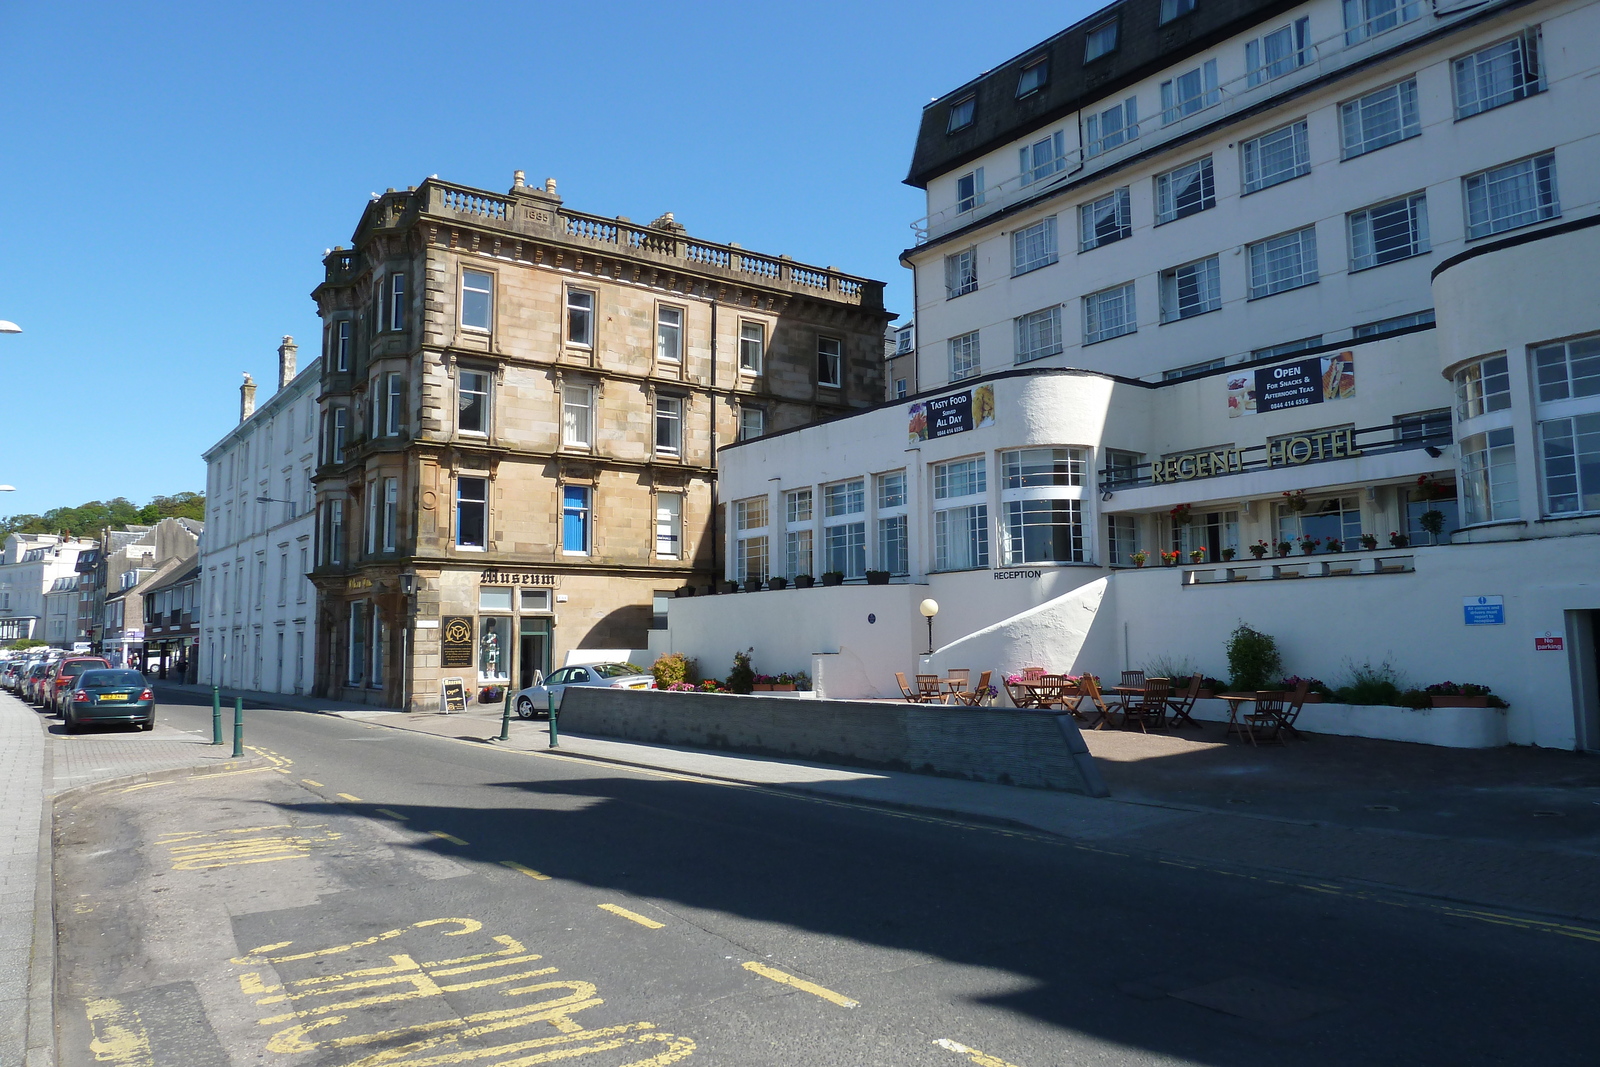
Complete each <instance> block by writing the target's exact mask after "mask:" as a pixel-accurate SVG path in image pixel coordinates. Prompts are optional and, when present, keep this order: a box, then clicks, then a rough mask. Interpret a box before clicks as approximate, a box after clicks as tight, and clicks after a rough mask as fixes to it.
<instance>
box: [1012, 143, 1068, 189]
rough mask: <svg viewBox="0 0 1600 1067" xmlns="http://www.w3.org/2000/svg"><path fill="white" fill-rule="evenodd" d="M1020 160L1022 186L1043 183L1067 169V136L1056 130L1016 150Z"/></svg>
mask: <svg viewBox="0 0 1600 1067" xmlns="http://www.w3.org/2000/svg"><path fill="white" fill-rule="evenodd" d="M1017 151H1018V152H1019V153H1020V155H1021V160H1022V163H1021V165H1022V184H1023V185H1032V184H1033V183H1034V182H1041V181H1044V180H1045V179H1046V178H1048V177H1050V176H1051V175H1054V174H1059V173H1061V172H1062V171H1064V170H1066V169H1067V135H1066V133H1065V131H1062V130H1057V131H1056V132H1055V133H1052V134H1050V135H1049V136H1048V137H1041V138H1040V139H1038V140H1037V141H1034V142H1033V143H1032V144H1027V145H1023V146H1022V147H1021V148H1020V149H1018V150H1017Z"/></svg>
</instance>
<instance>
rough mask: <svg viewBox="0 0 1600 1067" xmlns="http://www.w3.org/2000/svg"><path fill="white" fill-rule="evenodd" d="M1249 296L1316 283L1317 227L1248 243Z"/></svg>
mask: <svg viewBox="0 0 1600 1067" xmlns="http://www.w3.org/2000/svg"><path fill="white" fill-rule="evenodd" d="M1245 247H1246V251H1247V252H1248V253H1249V258H1250V299H1251V300H1259V299H1260V298H1261V297H1264V296H1271V295H1272V294H1274V293H1281V292H1285V291H1286V290H1289V289H1298V288H1300V287H1301V286H1302V285H1314V284H1316V282H1317V229H1316V227H1315V226H1307V227H1306V228H1305V229H1303V230H1296V231H1294V232H1293V233H1283V234H1279V235H1278V236H1276V237H1268V238H1267V239H1266V240H1264V241H1257V242H1255V243H1254V244H1251V245H1247V246H1245Z"/></svg>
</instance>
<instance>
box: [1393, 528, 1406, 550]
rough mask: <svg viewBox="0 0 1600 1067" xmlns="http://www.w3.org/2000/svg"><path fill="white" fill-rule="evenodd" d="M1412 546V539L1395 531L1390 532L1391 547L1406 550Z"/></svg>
mask: <svg viewBox="0 0 1600 1067" xmlns="http://www.w3.org/2000/svg"><path fill="white" fill-rule="evenodd" d="M1410 544H1411V538H1410V537H1408V536H1407V535H1406V534H1403V533H1400V532H1398V531H1395V530H1390V531H1389V547H1390V548H1405V547H1407V546H1408V545H1410Z"/></svg>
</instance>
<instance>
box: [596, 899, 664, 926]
mask: <svg viewBox="0 0 1600 1067" xmlns="http://www.w3.org/2000/svg"><path fill="white" fill-rule="evenodd" d="M595 907H597V908H599V909H600V910H601V911H609V912H610V913H611V914H613V915H620V916H622V917H623V918H624V919H628V920H630V921H632V922H636V923H638V924H639V925H640V926H647V927H649V928H650V929H652V930H660V929H661V928H662V927H664V926H666V925H667V924H666V923H658V922H656V921H655V920H654V919H647V918H645V917H644V916H643V915H640V914H639V913H638V912H636V911H629V910H628V909H627V908H624V907H622V906H620V905H617V904H596V905H595Z"/></svg>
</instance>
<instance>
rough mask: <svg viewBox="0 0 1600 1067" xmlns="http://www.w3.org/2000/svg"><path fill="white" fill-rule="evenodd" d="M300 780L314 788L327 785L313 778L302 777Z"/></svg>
mask: <svg viewBox="0 0 1600 1067" xmlns="http://www.w3.org/2000/svg"><path fill="white" fill-rule="evenodd" d="M300 780H301V781H302V782H304V783H305V784H306V785H309V786H310V787H311V788H313V789H322V788H325V787H324V786H323V784H322V783H321V782H313V781H312V780H311V779H309V778H302V779H300Z"/></svg>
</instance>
